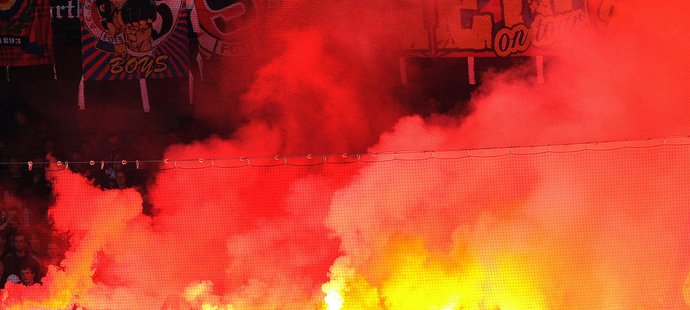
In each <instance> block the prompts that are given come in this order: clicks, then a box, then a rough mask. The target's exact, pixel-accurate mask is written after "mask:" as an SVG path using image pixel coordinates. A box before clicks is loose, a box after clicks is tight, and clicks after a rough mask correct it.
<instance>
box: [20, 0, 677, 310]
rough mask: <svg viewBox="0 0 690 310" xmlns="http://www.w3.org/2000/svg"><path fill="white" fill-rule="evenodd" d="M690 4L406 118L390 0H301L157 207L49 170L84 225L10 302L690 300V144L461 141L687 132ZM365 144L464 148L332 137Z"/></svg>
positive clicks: (259, 304)
mask: <svg viewBox="0 0 690 310" xmlns="http://www.w3.org/2000/svg"><path fill="white" fill-rule="evenodd" d="M686 8H688V5H687V4H682V3H666V4H655V5H654V6H652V5H649V4H647V3H646V2H643V1H632V2H626V3H620V4H619V5H618V6H617V7H616V14H615V15H614V18H613V19H612V20H611V22H610V23H609V25H608V27H607V28H606V29H605V31H604V32H603V33H601V32H589V33H581V34H578V35H575V36H574V37H573V38H572V40H570V41H568V42H570V44H566V45H565V47H563V48H562V49H560V50H558V51H556V52H555V53H556V55H555V56H558V57H554V58H548V59H549V62H548V63H547V65H548V66H547V83H546V84H544V85H539V84H536V83H535V81H534V80H533V78H532V77H531V76H530V73H531V71H530V70H532V68H530V67H520V68H516V69H511V70H509V71H506V72H489V73H486V75H485V76H484V77H483V80H484V81H485V82H484V84H483V85H482V86H481V87H480V89H479V90H478V91H477V93H475V94H474V95H473V99H472V101H471V103H470V104H471V105H472V107H473V112H472V114H470V115H469V116H468V117H466V118H456V117H451V116H438V115H437V116H433V117H431V118H430V119H422V118H421V117H417V116H410V117H403V118H400V119H398V118H399V117H400V114H401V112H400V110H401V108H400V107H399V104H398V103H396V102H395V100H394V99H393V96H392V95H391V93H392V88H393V87H394V85H395V83H396V78H397V72H395V71H394V70H391V69H390V68H391V66H390V65H391V63H396V64H397V62H396V61H395V60H396V59H397V58H396V57H395V56H397V55H395V53H392V51H393V50H394V48H392V47H391V45H390V44H394V43H390V42H394V41H395V40H390V39H388V40H384V39H383V38H390V35H391V32H394V31H393V30H391V29H390V28H389V25H388V24H386V22H385V21H387V20H388V18H389V15H390V13H389V12H394V11H391V10H390V9H392V8H390V7H389V5H388V4H386V3H385V1H382V2H373V3H371V2H369V3H367V4H347V3H341V4H339V5H337V6H336V5H334V6H330V5H329V6H328V7H326V6H325V5H324V6H312V5H308V3H302V2H301V1H287V2H286V3H285V6H284V7H283V8H281V10H279V11H278V12H277V13H276V15H275V16H274V18H275V21H276V23H277V25H279V26H280V27H279V28H277V29H279V30H280V31H275V35H271V38H274V39H275V40H276V41H277V42H280V44H279V45H280V46H281V47H282V49H280V50H281V52H279V53H276V56H275V57H274V58H272V59H271V60H270V61H268V62H266V64H265V65H263V66H262V67H261V68H260V69H259V70H257V71H256V73H255V76H254V78H253V79H252V81H253V82H252V83H251V86H250V87H249V88H248V91H247V92H246V93H245V94H244V95H243V97H242V100H241V107H240V108H239V111H241V112H242V115H243V116H244V117H246V118H247V119H248V121H247V123H246V125H244V126H243V127H241V128H240V129H238V130H237V131H236V132H235V133H234V135H233V137H231V138H230V139H228V140H222V139H220V138H211V139H208V140H205V141H200V142H196V143H192V144H189V145H177V146H172V147H170V148H169V149H168V151H167V152H166V155H165V157H166V158H172V159H197V158H198V159H204V160H202V161H192V162H187V161H185V162H182V161H180V162H170V163H168V164H166V165H165V168H173V167H174V166H177V167H178V168H177V169H174V168H173V169H171V170H164V171H162V172H161V173H160V174H159V175H158V176H157V178H156V181H155V183H154V184H152V187H151V189H150V199H151V202H152V203H153V205H154V210H155V215H154V216H153V217H147V216H144V215H141V214H139V213H140V210H141V206H140V205H141V197H139V196H138V194H137V193H136V192H135V191H133V190H124V191H102V190H100V189H96V188H93V187H92V186H91V185H89V184H87V182H86V181H85V180H84V179H83V178H82V177H80V176H78V175H75V174H72V173H69V172H54V173H52V174H51V178H52V180H53V188H54V191H55V194H56V203H55V205H54V206H53V208H52V209H51V214H52V215H53V217H54V219H55V223H56V226H57V228H59V229H61V230H70V231H72V232H73V234H74V237H73V239H72V240H71V244H72V245H73V246H72V248H71V249H70V251H69V252H68V255H67V258H66V261H65V265H66V267H67V272H60V271H52V272H51V273H49V276H48V278H47V279H45V280H44V285H43V286H42V287H36V288H33V287H32V288H29V289H24V288H22V287H15V286H10V287H9V289H8V292H9V299H8V301H7V302H6V304H9V305H11V306H16V307H17V308H21V307H22V306H23V307H44V308H65V307H67V305H68V304H70V303H77V304H80V305H82V306H84V307H85V308H87V309H102V308H115V309H127V308H138V309H161V308H165V309H188V308H194V309H198V308H201V307H202V306H203V305H206V306H207V307H210V306H219V307H223V308H225V307H226V306H227V305H232V306H234V307H236V308H238V309H284V308H295V309H307V308H317V307H322V306H323V307H332V308H338V307H336V306H335V304H337V303H339V304H340V305H341V306H342V307H343V308H346V309H347V308H350V309H409V308H425V307H434V308H444V307H445V308H446V309H458V308H461V307H465V308H477V307H487V308H491V307H504V308H530V309H538V308H556V309H569V308H592V309H600V308H616V309H620V308H623V309H627V308H633V307H643V308H661V307H664V306H665V307H667V308H681V307H683V306H684V301H683V297H682V296H683V295H682V290H683V283H684V280H685V278H686V277H687V275H688V262H687V259H686V257H688V256H687V254H688V253H687V250H686V249H687V248H688V246H687V243H688V237H687V236H688V235H689V234H690V232H689V231H688V229H687V228H686V227H687V223H688V220H690V215H689V214H688V211H687V208H686V207H685V206H687V204H688V202H689V201H688V200H689V199H690V195H688V192H687V189H686V188H685V187H686V186H685V185H686V184H688V182H690V180H688V177H687V176H688V175H690V173H689V172H690V171H687V170H688V169H686V168H684V167H685V165H684V158H687V157H688V156H689V155H690V154H688V149H687V146H661V147H650V148H638V149H631V148H622V149H620V150H600V151H581V152H572V151H573V150H581V149H582V148H584V146H567V147H556V146H554V147H551V148H549V147H542V148H516V149H511V150H510V151H508V150H507V149H496V150H483V151H482V150H476V151H472V152H469V155H472V156H485V157H484V158H477V157H467V158H461V157H465V156H467V155H468V152H464V151H463V152H460V151H459V152H452V151H451V152H443V150H453V149H460V148H467V147H503V146H530V145H546V144H562V143H581V142H590V141H602V140H621V141H623V140H639V139H645V138H650V137H664V136H672V135H686V134H687V132H688V128H687V124H688V123H690V122H688V119H687V115H690V114H688V113H685V112H690V111H687V109H688V108H686V107H685V105H684V100H685V99H686V98H688V97H689V96H688V95H689V94H688V92H689V91H688V90H687V89H686V87H684V85H683V84H684V83H685V81H686V80H687V75H688V73H687V72H686V71H687V70H684V68H686V67H688V66H686V63H687V60H684V53H685V52H687V51H688V50H690V48H688V47H689V46H687V45H688V44H690V43H688V42H684V41H683V40H675V39H673V38H678V37H682V36H679V33H681V32H682V31H681V29H687V28H688V27H683V24H684V23H686V22H685V19H684V18H683V17H682V12H685V11H686V10H685V9H686ZM295 12H298V13H295ZM380 12H386V13H385V14H384V15H383V17H380V15H379V13H380ZM297 17H300V18H297ZM307 17H308V18H307ZM355 17H356V18H355ZM669 21H673V23H674V26H675V28H672V29H670V30H669V27H668V23H669ZM393 68H397V67H393ZM229 74H230V73H229ZM458 74H461V73H458ZM396 119H397V123H395V122H396ZM385 130H388V131H387V132H385V133H383V134H381V133H382V132H383V131H385ZM376 141H378V142H376ZM673 141H675V142H678V143H687V141H685V140H682V139H681V140H678V141H676V140H673ZM653 142H654V143H657V142H658V143H661V142H662V140H658V141H653ZM626 145H627V144H626V143H624V142H621V143H618V144H616V143H614V144H605V145H602V146H596V145H591V146H589V147H590V148H600V149H604V148H612V149H613V148H616V147H625V146H626ZM631 145H632V146H648V145H647V144H640V143H637V144H635V143H632V142H631V143H630V144H629V145H628V146H631ZM365 149H367V150H368V151H369V152H372V153H376V152H385V151H405V150H418V151H431V150H435V151H436V152H434V153H433V157H435V158H446V159H429V156H431V155H429V153H416V154H406V153H404V152H399V154H398V155H390V156H389V155H377V156H363V157H360V158H359V159H360V160H361V161H360V162H359V163H354V164H349V165H345V164H343V165H337V164H332V163H327V164H324V163H323V162H324V160H325V161H328V162H333V161H335V160H337V161H340V162H350V161H356V160H357V157H356V156H354V155H347V154H345V155H343V156H337V157H336V156H331V157H327V158H325V159H324V158H322V157H320V154H321V153H330V154H340V153H355V152H359V151H362V150H365ZM540 152H546V153H544V154H539V153H540ZM554 152H564V153H554ZM507 153H513V154H507ZM286 154H288V155H292V154H302V155H304V156H301V157H299V158H287V159H285V158H283V157H282V156H281V155H286ZM307 154H312V156H309V157H307V156H306V155H307ZM519 154H531V155H519ZM276 155H279V156H276ZM494 155H496V156H495V157H494ZM498 155H500V156H498ZM245 156H246V157H245ZM274 156H276V157H275V158H274ZM257 157H261V158H257ZM210 158H234V159H227V160H215V161H213V162H211V161H210V160H209V159H210ZM247 158H250V159H247ZM396 158H397V160H395V159H396ZM365 159H366V160H372V161H379V162H377V163H371V164H367V163H364V161H365ZM387 159H392V161H386V160H387ZM406 159H407V161H406ZM286 161H287V164H288V165H286ZM211 164H212V165H214V167H215V168H201V167H204V166H209V165H211ZM302 164H303V165H305V166H291V165H302ZM306 165H312V166H306ZM257 166H261V167H257ZM192 168H201V169H192ZM329 268H330V275H328V272H329ZM327 275H328V276H327ZM324 283H328V284H326V285H323V284H324ZM322 285H323V286H322ZM22 290H24V291H26V292H24V291H22ZM322 290H323V292H322ZM324 298H325V299H326V303H325V304H324V303H323V301H324Z"/></svg>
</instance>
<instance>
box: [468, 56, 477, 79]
mask: <svg viewBox="0 0 690 310" xmlns="http://www.w3.org/2000/svg"><path fill="white" fill-rule="evenodd" d="M467 78H468V80H469V81H470V85H477V77H476V73H475V71H474V57H473V56H470V57H467Z"/></svg>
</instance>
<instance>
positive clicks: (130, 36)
mask: <svg viewBox="0 0 690 310" xmlns="http://www.w3.org/2000/svg"><path fill="white" fill-rule="evenodd" d="M80 5H81V9H82V22H81V38H82V70H83V74H84V79H86V80H122V79H148V78H154V79H159V78H175V77H186V76H187V72H188V46H187V45H188V37H187V35H188V33H187V26H188V18H187V17H188V10H187V6H186V4H185V2H184V1H180V0H157V1H154V0H82V2H81V4H80Z"/></svg>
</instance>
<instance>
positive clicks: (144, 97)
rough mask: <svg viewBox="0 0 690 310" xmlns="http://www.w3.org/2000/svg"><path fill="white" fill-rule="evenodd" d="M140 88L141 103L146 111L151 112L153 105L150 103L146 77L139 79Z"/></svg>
mask: <svg viewBox="0 0 690 310" xmlns="http://www.w3.org/2000/svg"><path fill="white" fill-rule="evenodd" d="M139 89H140V90H141V104H142V106H143V107H144V112H146V113H149V112H151V105H150V104H149V90H148V88H147V87H146V79H139Z"/></svg>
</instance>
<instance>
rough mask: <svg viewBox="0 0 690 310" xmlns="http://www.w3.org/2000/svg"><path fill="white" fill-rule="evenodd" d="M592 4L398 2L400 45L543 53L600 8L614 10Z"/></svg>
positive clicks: (453, 52)
mask: <svg viewBox="0 0 690 310" xmlns="http://www.w3.org/2000/svg"><path fill="white" fill-rule="evenodd" d="M589 2H592V1H589ZM596 2H597V4H596V8H591V7H590V6H592V4H591V3H588V1H586V0H475V1H460V0H406V1H402V2H401V3H400V12H401V13H400V19H401V20H400V24H401V25H404V26H401V27H402V28H403V29H401V35H400V45H401V47H402V48H403V50H404V51H406V52H407V53H408V54H413V55H414V54H417V55H423V56H440V57H443V56H456V57H472V56H475V57H482V56H483V57H508V56H516V55H521V56H525V55H539V54H544V53H548V49H549V47H552V46H553V45H554V44H558V42H559V40H561V39H562V38H563V37H564V36H567V35H568V34H570V33H572V32H574V31H577V30H578V29H580V28H582V27H588V26H590V25H591V24H593V22H596V21H599V19H601V18H602V16H600V15H602V14H604V13H606V12H608V11H606V12H604V13H600V11H602V10H601V8H602V7H608V8H612V3H613V1H610V0H597V1H596ZM590 11H592V14H590ZM604 15H606V14H604ZM605 17H606V16H604V17H603V18H605Z"/></svg>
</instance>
